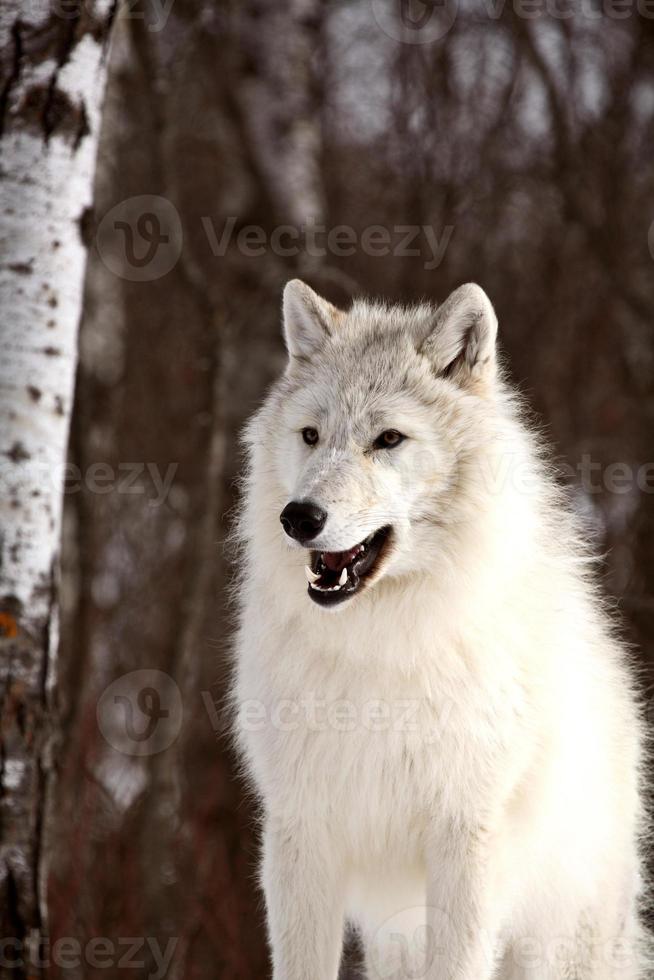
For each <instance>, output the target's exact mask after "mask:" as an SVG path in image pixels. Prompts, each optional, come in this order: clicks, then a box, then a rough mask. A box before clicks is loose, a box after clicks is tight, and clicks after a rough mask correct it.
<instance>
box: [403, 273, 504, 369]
mask: <svg viewBox="0 0 654 980" xmlns="http://www.w3.org/2000/svg"><path fill="white" fill-rule="evenodd" d="M496 337H497V317H496V316H495V310H494V309H493V307H492V304H491V301H490V300H489V298H488V296H487V295H486V293H485V292H484V290H483V289H482V288H481V286H477V284H476V283H473V282H469V283H466V285H465V286H459V288H458V289H455V290H454V292H453V293H451V294H450V295H449V296H448V298H447V299H446V300H445V302H444V303H443V304H442V305H441V306H439V307H438V309H437V310H436V315H435V319H434V324H433V328H432V330H431V332H430V333H429V336H428V337H427V338H426V339H425V340H424V341H423V343H422V346H421V348H420V351H421V353H423V354H425V355H426V356H427V357H429V359H430V360H431V362H432V364H433V365H434V368H435V369H436V372H437V373H438V374H440V375H442V376H444V377H448V378H452V380H454V381H456V382H457V383H459V384H462V385H465V384H472V385H474V384H476V383H481V384H484V383H486V382H490V381H492V380H493V378H494V376H495V370H496V358H495V340H496Z"/></svg>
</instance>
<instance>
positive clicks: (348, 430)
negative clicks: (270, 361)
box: [248, 280, 498, 607]
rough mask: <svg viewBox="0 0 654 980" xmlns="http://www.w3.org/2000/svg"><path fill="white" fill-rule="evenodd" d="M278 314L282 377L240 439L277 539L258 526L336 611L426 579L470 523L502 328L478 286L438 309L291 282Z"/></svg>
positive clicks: (489, 431) (313, 594) (488, 435)
mask: <svg viewBox="0 0 654 980" xmlns="http://www.w3.org/2000/svg"><path fill="white" fill-rule="evenodd" d="M283 307H284V333H285V338H286V345H287V348H288V354H289V361H288V367H287V371H286V374H285V376H284V378H283V379H282V381H281V382H280V383H279V384H278V385H277V386H276V387H275V388H274V389H273V391H272V393H271V395H270V396H269V398H268V401H267V403H266V405H265V406H264V408H263V409H262V410H261V412H260V413H258V415H257V416H256V417H255V420H254V421H253V423H252V424H251V426H250V430H249V442H250V445H251V448H252V450H253V453H254V456H255V460H258V463H256V464H255V465H256V467H257V473H256V480H257V482H258V486H259V490H260V491H261V492H260V495H259V497H260V499H261V497H262V496H263V484H264V483H265V484H266V490H265V496H266V500H267V501H268V502H270V501H274V503H272V507H275V524H274V527H275V528H276V530H274V532H273V529H272V524H271V521H270V520H268V521H267V523H266V529H265V530H264V528H263V527H261V515H260V514H257V515H256V518H255V522H256V523H258V524H259V525H260V530H261V534H262V535H264V536H265V537H266V538H267V540H268V542H270V539H271V536H272V535H273V533H274V536H275V538H276V539H278V544H279V543H281V542H282V541H284V542H285V543H286V546H287V547H290V548H293V549H296V551H297V552H299V553H298V559H301V560H302V563H303V564H305V565H306V569H305V571H306V577H307V579H308V595H309V596H310V598H311V599H312V600H313V601H314V602H316V603H318V604H320V605H322V606H330V607H331V606H336V605H340V604H344V603H346V602H347V603H349V602H351V601H352V599H353V598H354V597H356V596H357V595H358V594H359V593H362V592H364V591H368V590H371V589H373V588H374V587H375V585H376V583H377V582H379V581H380V580H381V579H382V578H385V577H397V576H403V575H410V574H413V573H420V572H424V571H429V570H430V569H432V570H433V564H434V557H435V555H437V554H441V555H442V553H443V551H444V549H448V548H449V549H450V550H452V549H453V548H455V547H456V544H455V541H456V534H453V533H452V531H453V529H456V527H458V526H464V525H466V524H467V525H469V524H470V519H471V517H472V516H473V514H474V511H475V508H476V507H478V506H479V504H480V493H481V491H480V484H479V473H478V470H479V457H480V454H482V453H483V452H484V447H486V446H488V444H489V442H492V440H493V437H494V436H493V421H492V420H493V417H494V413H493V411H492V410H491V411H489V405H490V404H492V403H493V401H494V400H495V397H496V394H497V390H498V385H497V383H496V374H497V365H496V354H495V339H496V333H497V319H496V317H495V313H494V311H493V308H492V306H491V303H490V301H489V299H488V297H487V296H486V294H485V293H484V292H483V290H482V289H481V288H480V287H479V286H476V285H465V286H461V287H460V288H459V289H457V290H456V291H455V292H454V293H452V295H451V296H450V297H449V299H448V300H447V301H446V302H445V303H443V304H442V305H441V306H440V307H438V308H437V309H434V308H433V307H431V306H429V305H423V306H418V307H415V308H412V309H404V308H400V307H388V306H384V305H381V304H374V303H368V302H360V301H356V302H355V303H354V305H353V306H352V308H351V310H349V311H347V312H343V311H340V310H338V309H336V308H335V307H334V306H332V305H331V304H330V303H328V302H327V301H326V300H324V299H322V298H321V297H319V296H318V295H317V294H316V293H314V292H313V291H312V290H311V289H310V288H309V287H308V286H307V285H305V284H304V283H302V282H300V281H299V280H293V281H292V282H289V283H288V285H287V286H286V289H285V291H284V304H283ZM267 506H268V508H269V507H270V506H271V505H270V503H268V504H267ZM267 517H268V518H270V517H271V513H270V511H269V512H268V515H267ZM278 520H279V521H280V523H277V521H278ZM252 532H253V529H250V531H249V532H248V536H250V533H252Z"/></svg>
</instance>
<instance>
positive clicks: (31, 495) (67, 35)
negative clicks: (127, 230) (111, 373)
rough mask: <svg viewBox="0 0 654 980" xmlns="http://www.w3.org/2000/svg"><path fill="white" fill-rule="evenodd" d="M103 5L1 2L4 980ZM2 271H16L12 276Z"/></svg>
mask: <svg viewBox="0 0 654 980" xmlns="http://www.w3.org/2000/svg"><path fill="white" fill-rule="evenodd" d="M112 18H113V6H111V5H110V6H108V5H107V4H106V3H103V4H102V5H100V4H98V5H97V6H96V7H94V6H93V5H92V4H89V3H88V2H85V3H84V4H83V5H82V3H81V2H80V3H79V4H74V3H73V4H70V3H69V4H68V5H67V6H66V8H65V11H56V10H55V8H54V7H52V8H50V5H47V4H44V5H43V6H42V7H41V6H40V5H39V4H28V5H25V4H23V3H21V2H20V0H5V2H4V10H3V17H2V28H1V30H2V34H1V35H0V67H1V71H2V78H1V84H0V92H1V95H0V157H1V158H2V161H3V173H2V218H1V222H2V228H1V231H0V242H1V245H2V248H1V253H2V256H3V261H2V264H1V265H0V307H1V308H2V311H3V324H2V333H1V334H0V424H1V431H2V437H1V441H0V458H1V464H0V506H1V508H2V511H1V525H2V537H1V538H0V654H1V657H2V659H1V660H0V684H1V688H0V704H1V710H2V727H1V730H0V821H1V823H0V936H2V937H3V938H4V939H6V940H9V941H10V942H11V943H12V945H11V946H10V947H9V948H8V950H5V953H6V955H5V961H6V959H7V958H8V959H10V960H11V959H13V960H15V961H16V963H18V961H19V960H23V961H24V965H23V966H11V967H8V966H7V965H6V962H5V961H3V965H2V966H0V975H1V976H4V975H5V973H7V975H9V974H10V975H11V976H12V977H13V978H17V977H23V976H27V975H28V974H29V975H30V976H35V967H34V966H30V965H29V961H32V963H35V962H36V958H38V957H39V956H40V950H41V947H42V945H43V941H44V939H45V931H46V916H45V901H44V890H43V887H42V884H43V881H44V873H45V868H44V848H43V847H42V844H43V820H44V812H45V807H46V799H47V794H48V790H49V784H50V780H51V775H52V746H53V737H54V732H55V731H56V720H55V718H54V716H53V712H52V702H53V697H52V694H53V687H54V669H55V664H56V656H57V643H58V631H57V622H58V617H57V574H56V567H57V555H58V550H59V541H60V530H61V511H62V490H63V482H62V481H63V467H64V463H65V459H66V446H67V441H68V429H69V421H70V413H71V403H72V391H73V379H74V374H75V365H76V359H77V330H78V324H79V319H80V315H81V301H82V286H83V277H84V266H85V261H86V247H85V245H84V242H83V238H82V230H83V224H84V212H85V208H87V207H88V205H89V204H90V202H91V195H92V184H93V172H94V168H95V157H96V149H97V141H98V132H99V117H100V111H101V101H102V93H103V87H104V77H105V71H104V49H105V45H106V42H107V39H108V36H109V32H110V28H111V22H112ZM9 256H11V260H10V261H9V258H8V257H9Z"/></svg>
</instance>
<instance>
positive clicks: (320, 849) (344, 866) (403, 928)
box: [234, 280, 648, 980]
mask: <svg viewBox="0 0 654 980" xmlns="http://www.w3.org/2000/svg"><path fill="white" fill-rule="evenodd" d="M284 328H285V335H286V343H287V347H288V352H289V362H288V368H287V371H286V373H285V375H284V377H283V378H282V379H281V380H280V381H279V382H278V383H277V384H276V385H275V386H274V387H273V389H272V391H271V392H270V394H269V395H268V397H267V399H266V401H265V403H264V405H263V407H262V408H261V409H260V411H258V412H257V414H256V415H255V416H254V418H253V419H252V421H251V422H250V424H249V426H248V428H247V434H246V443H247V449H248V453H249V467H248V472H247V478H246V490H245V500H244V505H243V508H242V513H241V516H240V522H239V534H240V537H241V543H242V549H243V555H242V562H243V565H242V574H241V576H240V579H239V584H238V595H239V601H240V625H239V630H238V636H237V641H236V648H237V676H236V682H235V685H234V700H235V702H236V704H237V706H238V719H239V720H238V725H237V729H238V740H239V744H240V748H241V751H242V753H243V755H244V758H245V763H246V767H247V771H248V773H249V775H250V776H251V778H252V780H253V782H254V785H255V788H256V791H257V793H258V794H259V796H260V798H261V800H262V813H263V823H264V828H263V862H262V882H263V887H264V890H265V897H266V905H267V912H268V928H269V935H270V943H271V949H272V957H273V964H274V978H275V980H335V978H336V977H337V974H338V969H339V959H340V956H341V946H342V938H343V930H344V924H345V923H346V922H349V923H351V924H353V925H354V926H355V927H356V928H357V930H358V931H359V934H360V936H361V938H362V941H363V945H364V948H365V956H366V973H367V976H369V977H372V978H378V977H384V978H405V977H406V978H413V980H415V978H417V977H424V978H429V980H490V978H491V977H493V978H501V980H634V978H639V980H640V978H643V977H646V976H648V970H647V969H646V967H645V965H644V955H643V951H642V950H643V946H644V942H643V936H642V930H641V929H640V927H639V918H638V905H639V903H640V902H641V901H642V899H641V898H640V897H639V893H641V891H642V885H641V874H640V855H639V840H641V839H642V831H643V827H642V822H643V821H642V812H641V811H642V806H641V799H640V775H641V772H642V768H643V766H642V757H641V742H642V738H641V730H640V723H639V720H638V712H637V708H636V698H635V695H634V692H633V689H632V685H631V681H630V676H629V670H628V666H627V663H626V657H625V651H624V649H623V647H622V646H621V643H620V641H619V640H618V639H617V638H616V635H615V634H614V633H613V632H612V629H611V626H610V624H609V622H607V618H606V615H605V613H604V612H603V610H602V607H601V604H600V601H599V600H598V598H597V596H596V595H595V593H594V591H593V586H592V583H590V582H589V574H588V571H587V569H588V559H587V557H586V555H585V554H584V549H583V547H582V546H581V545H580V539H579V535H578V533H577V531H576V528H575V522H574V519H573V518H572V517H571V515H570V513H569V512H568V510H567V508H566V506H565V504H564V502H562V500H561V499H560V495H559V493H558V492H557V489H556V485H555V483H554V481H553V478H552V476H551V474H550V472H549V468H548V464H547V461H546V457H545V456H544V454H543V453H542V452H541V450H540V449H539V446H538V443H537V439H536V438H535V437H534V436H533V435H532V434H531V433H530V432H529V431H528V430H527V428H526V426H525V424H524V422H523V421H522V420H521V413H520V410H519V408H518V407H517V403H516V400H515V398H513V397H512V396H511V394H510V393H509V392H508V391H507V388H506V387H505V385H504V383H503V381H502V378H501V375H500V374H499V372H498V366H497V360H496V353H495V338H496V330H497V320H496V317H495V314H494V312H493V308H492V306H491V303H490V301H489V300H488V298H487V296H486V295H485V293H484V292H483V291H482V290H481V289H480V288H479V287H478V286H475V285H467V286H462V287H461V288H460V289H457V290H456V292H454V293H453V294H452V295H451V296H450V297H449V299H448V300H447V301H446V302H445V303H444V304H443V305H442V306H440V307H439V308H438V309H434V308H433V307H430V306H427V305H424V306H419V307H417V308H415V309H408V310H407V309H403V308H392V307H388V306H386V305H383V304H378V303H368V302H362V301H356V302H355V303H354V305H353V307H352V309H351V310H349V311H348V312H341V311H339V310H337V309H336V308H334V307H333V306H331V305H330V304H329V303H327V302H326V301H325V300H323V299H321V298H320V297H319V296H317V295H316V294H315V293H314V292H313V291H312V290H311V289H309V287H308V286H306V285H304V284H303V283H301V282H299V281H297V280H296V281H293V282H290V283H289V284H288V285H287V287H286V290H285V293H284ZM305 566H306V567H305ZM307 580H308V581H307Z"/></svg>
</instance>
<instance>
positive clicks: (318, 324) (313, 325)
mask: <svg viewBox="0 0 654 980" xmlns="http://www.w3.org/2000/svg"><path fill="white" fill-rule="evenodd" d="M283 315H284V339H285V340H286V348H287V350H288V353H289V355H290V356H291V358H294V357H295V358H301V359H306V358H309V357H311V355H312V354H314V353H315V352H316V351H317V350H318V349H319V348H320V347H322V345H323V344H324V342H325V340H326V338H327V337H329V336H330V334H331V333H332V331H333V329H334V326H335V324H336V322H337V320H338V319H339V318H340V317H341V316H342V314H341V311H340V310H337V309H336V307H335V306H332V304H331V303H329V302H328V301H327V300H326V299H323V298H322V296H318V294H317V293H314V291H313V289H311V288H310V287H309V286H307V284H306V283H305V282H302V280H301V279H291V281H290V282H288V283H286V286H285V288H284V299H283Z"/></svg>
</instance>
